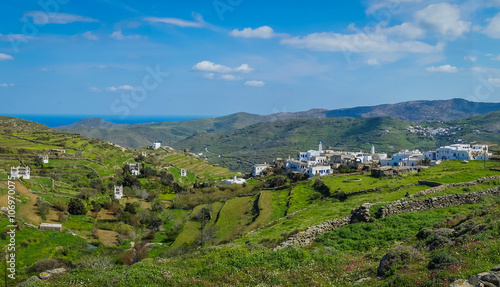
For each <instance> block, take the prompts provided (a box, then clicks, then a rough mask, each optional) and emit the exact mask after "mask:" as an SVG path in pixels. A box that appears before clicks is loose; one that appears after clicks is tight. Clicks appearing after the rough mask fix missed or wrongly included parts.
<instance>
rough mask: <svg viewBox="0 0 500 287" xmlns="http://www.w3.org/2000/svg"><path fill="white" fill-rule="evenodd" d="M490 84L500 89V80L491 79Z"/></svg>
mask: <svg viewBox="0 0 500 287" xmlns="http://www.w3.org/2000/svg"><path fill="white" fill-rule="evenodd" d="M488 83H490V84H492V85H493V86H495V87H500V78H489V79H488Z"/></svg>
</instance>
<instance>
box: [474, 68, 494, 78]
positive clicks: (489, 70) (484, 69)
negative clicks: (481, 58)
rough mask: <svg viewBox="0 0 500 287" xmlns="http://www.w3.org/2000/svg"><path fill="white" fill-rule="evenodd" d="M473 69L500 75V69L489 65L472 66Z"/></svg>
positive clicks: (475, 71)
mask: <svg viewBox="0 0 500 287" xmlns="http://www.w3.org/2000/svg"><path fill="white" fill-rule="evenodd" d="M471 71H472V72H474V73H479V74H494V75H499V76H500V69H497V68H487V67H472V68H471Z"/></svg>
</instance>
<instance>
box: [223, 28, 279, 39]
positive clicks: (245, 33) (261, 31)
mask: <svg viewBox="0 0 500 287" xmlns="http://www.w3.org/2000/svg"><path fill="white" fill-rule="evenodd" d="M229 35H231V36H233V37H241V38H262V39H269V38H272V37H274V36H276V34H275V33H274V30H273V28H271V27H269V26H262V27H259V28H256V29H252V28H245V29H243V30H241V31H240V30H238V29H234V30H233V31H231V32H229Z"/></svg>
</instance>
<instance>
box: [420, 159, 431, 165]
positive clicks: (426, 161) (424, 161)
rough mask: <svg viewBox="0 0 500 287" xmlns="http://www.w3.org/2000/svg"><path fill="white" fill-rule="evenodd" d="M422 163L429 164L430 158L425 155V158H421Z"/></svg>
mask: <svg viewBox="0 0 500 287" xmlns="http://www.w3.org/2000/svg"><path fill="white" fill-rule="evenodd" d="M422 164H423V165H429V164H431V160H430V159H429V158H428V157H425V158H424V159H423V160H422Z"/></svg>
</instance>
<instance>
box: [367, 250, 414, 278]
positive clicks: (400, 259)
mask: <svg viewBox="0 0 500 287" xmlns="http://www.w3.org/2000/svg"><path fill="white" fill-rule="evenodd" d="M419 257H420V253H419V252H418V250H417V249H415V248H413V247H411V246H410V247H407V246H402V245H400V246H398V247H396V248H394V249H392V250H389V252H387V254H386V255H384V257H382V260H381V261H380V264H379V266H378V269H377V275H378V276H390V275H392V274H393V273H394V271H396V270H397V269H399V268H400V267H402V266H403V265H406V264H410V263H412V262H414V261H416V260H417V259H418V258H419Z"/></svg>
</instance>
